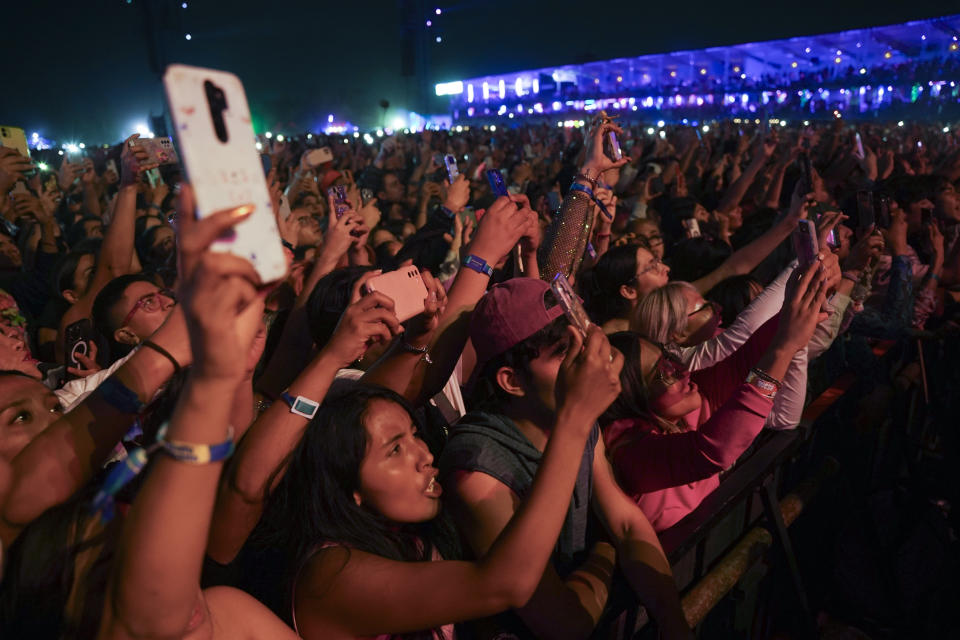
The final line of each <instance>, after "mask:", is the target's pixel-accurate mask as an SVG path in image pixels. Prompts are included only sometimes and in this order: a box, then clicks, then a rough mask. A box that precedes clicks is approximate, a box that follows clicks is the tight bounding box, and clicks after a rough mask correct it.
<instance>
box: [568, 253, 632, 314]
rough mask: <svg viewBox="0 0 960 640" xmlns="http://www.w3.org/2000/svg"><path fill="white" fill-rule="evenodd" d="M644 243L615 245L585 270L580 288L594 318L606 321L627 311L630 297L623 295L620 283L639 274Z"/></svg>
mask: <svg viewBox="0 0 960 640" xmlns="http://www.w3.org/2000/svg"><path fill="white" fill-rule="evenodd" d="M643 248H644V247H643V245H641V244H638V243H631V244H625V245H621V246H619V247H613V248H612V249H610V250H609V251H607V252H606V253H604V254H603V255H602V256H600V259H599V260H598V261H597V264H596V265H594V267H593V268H592V269H587V270H585V271H583V272H581V274H580V277H579V279H578V289H579V293H580V296H581V297H582V298H583V307H584V308H585V309H586V310H587V314H589V315H590V319H591V320H593V321H594V322H596V323H597V324H603V323H604V322H607V321H608V320H611V319H613V318H618V317H621V316H624V315H626V313H627V311H629V310H630V301H629V300H627V299H626V298H624V297H623V296H622V295H620V287H621V286H623V285H628V284H630V283H631V282H633V281H634V280H636V278H637V250H638V249H643Z"/></svg>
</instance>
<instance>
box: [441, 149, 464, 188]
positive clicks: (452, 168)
mask: <svg viewBox="0 0 960 640" xmlns="http://www.w3.org/2000/svg"><path fill="white" fill-rule="evenodd" d="M443 164H445V165H446V166H447V178H449V180H450V184H453V181H454V180H456V179H457V176H459V175H460V168H459V167H457V158H456V156H453V155H451V154H449V153H448V154H447V155H445V156H444V157H443Z"/></svg>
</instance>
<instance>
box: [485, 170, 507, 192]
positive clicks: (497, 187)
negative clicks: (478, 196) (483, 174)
mask: <svg viewBox="0 0 960 640" xmlns="http://www.w3.org/2000/svg"><path fill="white" fill-rule="evenodd" d="M487 180H489V181H490V189H491V191H493V195H495V196H497V197H498V198H499V197H501V196H507V197H509V196H510V192H509V191H507V184H506V182H504V180H503V174H502V173H500V172H499V171H498V170H496V169H487Z"/></svg>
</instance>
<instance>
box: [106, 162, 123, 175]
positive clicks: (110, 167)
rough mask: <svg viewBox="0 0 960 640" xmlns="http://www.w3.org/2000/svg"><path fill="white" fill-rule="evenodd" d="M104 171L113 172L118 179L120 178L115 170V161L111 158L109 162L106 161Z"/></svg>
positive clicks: (118, 172)
mask: <svg viewBox="0 0 960 640" xmlns="http://www.w3.org/2000/svg"><path fill="white" fill-rule="evenodd" d="M106 170H107V171H113V172H114V173H115V174H117V177H118V178H119V177H120V171H119V170H118V169H117V161H116V160H114V159H113V158H110V159H109V160H107V164H106Z"/></svg>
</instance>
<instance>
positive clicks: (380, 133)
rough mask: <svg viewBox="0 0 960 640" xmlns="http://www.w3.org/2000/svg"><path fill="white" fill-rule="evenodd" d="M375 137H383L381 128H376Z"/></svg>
mask: <svg viewBox="0 0 960 640" xmlns="http://www.w3.org/2000/svg"><path fill="white" fill-rule="evenodd" d="M377 137H378V138H382V137H383V129H377Z"/></svg>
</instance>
